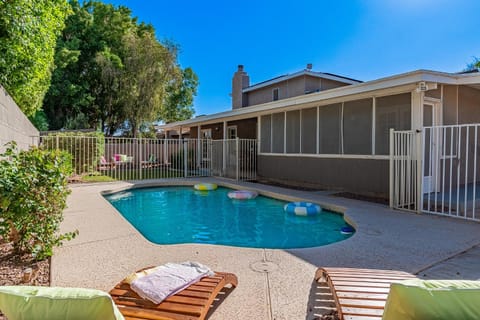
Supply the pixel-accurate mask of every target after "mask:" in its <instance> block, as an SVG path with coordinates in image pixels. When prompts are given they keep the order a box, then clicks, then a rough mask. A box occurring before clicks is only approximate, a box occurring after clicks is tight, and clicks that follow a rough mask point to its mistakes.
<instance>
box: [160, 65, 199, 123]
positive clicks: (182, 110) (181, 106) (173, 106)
mask: <svg viewBox="0 0 480 320" xmlns="http://www.w3.org/2000/svg"><path fill="white" fill-rule="evenodd" d="M179 71H180V72H179V73H180V77H177V79H175V81H173V82H172V83H171V84H170V85H169V87H168V88H167V92H168V97H167V101H166V102H165V105H164V107H163V108H162V112H161V120H163V121H165V122H166V123H169V122H174V121H180V120H185V119H190V118H191V117H192V116H193V113H194V110H193V107H192V105H193V97H194V96H195V95H196V94H197V86H198V76H197V75H196V74H195V73H194V72H193V70H192V69H191V68H185V69H184V70H179Z"/></svg>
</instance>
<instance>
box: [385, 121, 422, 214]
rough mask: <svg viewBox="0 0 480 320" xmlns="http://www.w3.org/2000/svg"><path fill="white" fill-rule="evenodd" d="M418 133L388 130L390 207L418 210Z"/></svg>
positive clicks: (419, 169) (419, 170) (419, 163)
mask: <svg viewBox="0 0 480 320" xmlns="http://www.w3.org/2000/svg"><path fill="white" fill-rule="evenodd" d="M419 139H420V136H419V133H417V132H415V131H394V130H393V129H391V130H390V207H392V208H397V209H403V210H408V211H418V210H419V190H420V189H419V188H420V183H419V173H420V172H421V168H420V165H421V162H420V159H421V158H420V157H419V154H420V153H419V148H418V147H419Z"/></svg>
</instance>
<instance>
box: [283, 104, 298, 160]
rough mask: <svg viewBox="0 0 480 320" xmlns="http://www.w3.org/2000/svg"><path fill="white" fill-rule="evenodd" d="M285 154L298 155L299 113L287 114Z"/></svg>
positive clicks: (290, 112) (291, 112) (289, 112)
mask: <svg viewBox="0 0 480 320" xmlns="http://www.w3.org/2000/svg"><path fill="white" fill-rule="evenodd" d="M285 138H286V139H287V141H286V143H287V153H300V111H299V110H296V111H288V112H287V127H286V137H285Z"/></svg>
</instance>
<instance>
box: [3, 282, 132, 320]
mask: <svg viewBox="0 0 480 320" xmlns="http://www.w3.org/2000/svg"><path fill="white" fill-rule="evenodd" d="M0 310H1V311H2V312H3V313H4V314H5V315H6V316H7V318H8V319H9V320H23V319H25V320H26V319H29V320H36V319H39V320H40V319H49V320H56V319H59V320H60V319H69V320H76V319H78V320H80V319H99V320H100V319H106V320H115V319H116V320H120V319H123V316H122V315H121V314H120V311H119V310H118V309H117V307H116V306H115V304H114V303H113V301H112V298H111V297H110V295H108V294H107V293H106V292H103V291H100V290H94V289H84V288H55V287H33V286H3V287H2V286H0Z"/></svg>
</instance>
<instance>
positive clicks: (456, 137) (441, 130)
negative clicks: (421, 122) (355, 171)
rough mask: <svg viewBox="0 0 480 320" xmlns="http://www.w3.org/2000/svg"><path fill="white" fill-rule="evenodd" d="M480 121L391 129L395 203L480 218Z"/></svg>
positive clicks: (392, 203)
mask: <svg viewBox="0 0 480 320" xmlns="http://www.w3.org/2000/svg"><path fill="white" fill-rule="evenodd" d="M479 127H480V124H465V125H448V126H430V127H424V128H423V130H422V131H421V132H415V131H393V130H391V131H390V207H392V208H397V209H403V210H409V211H417V212H426V213H431V214H438V215H445V216H450V217H456V218H462V219H466V220H475V221H480V168H479V167H478V166H479V164H478V160H477V159H478V158H479V157H480V146H479V145H478V142H479V140H480V136H479V135H480V129H479Z"/></svg>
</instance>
